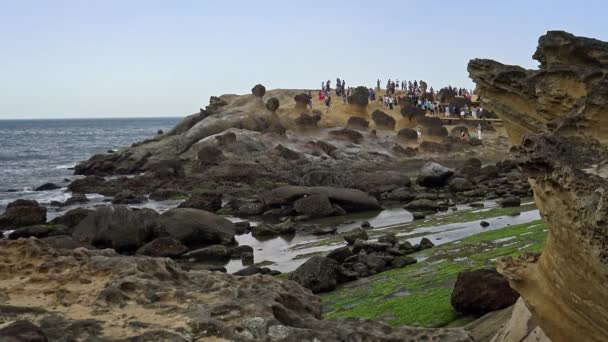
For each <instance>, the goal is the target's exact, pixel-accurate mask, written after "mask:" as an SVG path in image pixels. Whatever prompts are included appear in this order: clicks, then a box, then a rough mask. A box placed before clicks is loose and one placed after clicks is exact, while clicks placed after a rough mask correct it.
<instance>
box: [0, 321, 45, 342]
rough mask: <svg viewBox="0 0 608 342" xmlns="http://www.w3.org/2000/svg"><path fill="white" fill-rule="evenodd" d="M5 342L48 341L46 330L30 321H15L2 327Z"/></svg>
mask: <svg viewBox="0 0 608 342" xmlns="http://www.w3.org/2000/svg"><path fill="white" fill-rule="evenodd" d="M0 340H2V341H4V342H48V341H49V339H48V338H47V337H46V335H45V334H44V332H43V331H42V330H41V329H40V328H39V327H37V326H35V325H34V324H32V323H31V322H29V321H24V320H23V321H15V322H13V323H11V324H9V325H7V326H6V327H4V328H2V329H0Z"/></svg>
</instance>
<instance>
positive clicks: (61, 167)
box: [55, 163, 76, 170]
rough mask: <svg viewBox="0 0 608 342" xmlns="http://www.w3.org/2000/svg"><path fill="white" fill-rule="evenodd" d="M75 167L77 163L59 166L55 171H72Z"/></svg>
mask: <svg viewBox="0 0 608 342" xmlns="http://www.w3.org/2000/svg"><path fill="white" fill-rule="evenodd" d="M73 167H76V163H71V164H64V165H57V166H55V169H57V170H64V169H71V168H73Z"/></svg>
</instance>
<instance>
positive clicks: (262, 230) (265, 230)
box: [251, 220, 296, 240]
mask: <svg viewBox="0 0 608 342" xmlns="http://www.w3.org/2000/svg"><path fill="white" fill-rule="evenodd" d="M295 232H296V227H295V224H294V223H293V222H291V221H290V220H288V221H285V222H282V223H279V224H275V225H270V224H259V225H257V226H254V227H252V228H251V235H252V236H253V237H254V238H256V239H261V240H263V239H268V238H273V237H277V236H281V235H293V234H295Z"/></svg>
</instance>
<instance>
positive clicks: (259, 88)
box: [251, 84, 266, 98]
mask: <svg viewBox="0 0 608 342" xmlns="http://www.w3.org/2000/svg"><path fill="white" fill-rule="evenodd" d="M251 93H252V94H253V96H255V97H259V98H262V97H264V94H266V87H264V86H263V85H261V84H256V85H255V87H253V88H251Z"/></svg>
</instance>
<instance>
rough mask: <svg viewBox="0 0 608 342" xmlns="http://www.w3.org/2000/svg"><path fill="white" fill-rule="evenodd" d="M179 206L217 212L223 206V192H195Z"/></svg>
mask: <svg viewBox="0 0 608 342" xmlns="http://www.w3.org/2000/svg"><path fill="white" fill-rule="evenodd" d="M178 208H193V209H200V210H205V211H209V212H216V211H218V210H220V209H221V208H222V194H221V193H218V192H193V193H192V194H191V195H190V197H188V199H187V200H185V201H184V202H182V203H180V205H179V206H178Z"/></svg>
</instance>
